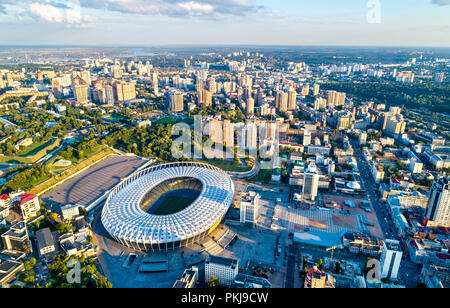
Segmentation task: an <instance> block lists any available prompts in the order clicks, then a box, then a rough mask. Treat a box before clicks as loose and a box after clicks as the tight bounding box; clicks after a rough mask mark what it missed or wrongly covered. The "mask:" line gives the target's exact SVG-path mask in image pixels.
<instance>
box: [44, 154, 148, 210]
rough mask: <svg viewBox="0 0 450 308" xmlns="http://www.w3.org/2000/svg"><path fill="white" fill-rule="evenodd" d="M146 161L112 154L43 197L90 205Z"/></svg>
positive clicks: (53, 201)
mask: <svg viewBox="0 0 450 308" xmlns="http://www.w3.org/2000/svg"><path fill="white" fill-rule="evenodd" d="M145 162H147V160H145V159H142V158H139V157H133V156H132V157H130V156H118V155H117V156H110V157H108V158H106V159H105V160H103V161H101V162H99V163H97V164H95V165H94V166H92V167H91V168H89V169H87V170H85V171H84V172H82V173H80V174H78V175H77V176H75V177H73V178H72V179H70V180H68V181H66V182H64V183H62V184H60V185H58V186H57V187H56V188H54V189H52V190H50V191H49V192H47V193H45V194H44V195H43V196H42V199H43V200H45V201H50V202H51V203H53V204H54V203H57V204H60V205H65V204H80V205H84V206H86V205H89V204H90V203H92V202H93V201H95V200H96V199H97V198H99V197H100V196H102V195H103V194H104V193H105V192H106V191H108V190H110V189H111V188H113V187H114V186H115V185H117V184H118V183H120V181H121V179H122V178H124V177H127V176H128V175H130V174H131V173H133V172H134V171H136V170H137V169H138V168H139V167H140V166H142V165H143V164H144V163H145Z"/></svg>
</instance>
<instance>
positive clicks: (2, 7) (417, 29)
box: [0, 0, 450, 47]
mask: <svg viewBox="0 0 450 308" xmlns="http://www.w3.org/2000/svg"><path fill="white" fill-rule="evenodd" d="M449 4H450V2H449V1H445V0H434V1H433V0H414V1H403V0H402V1H396V2H395V3H390V2H386V1H382V0H381V1H376V0H375V1H373V0H371V1H364V0H351V1H346V3H345V4H344V3H335V2H334V1H328V0H322V1H316V2H314V3H311V2H309V1H291V0H285V1H281V2H278V1H277V3H275V2H274V1H269V0H232V1H227V3H226V4H224V3H223V2H221V1H215V0H197V1H178V0H177V1H167V0H164V1H155V0H128V1H111V0H102V1H95V2H91V1H84V0H81V1H78V0H63V1H58V0H46V1H40V2H37V1H32V0H21V1H10V0H1V1H0V25H1V26H2V28H3V29H4V31H3V32H4V34H3V35H2V38H1V39H0V45H24V46H25V45H70V46H73V45H83V46H88V45H92V46H94V45H95V46H98V45H118V46H127V45H139V46H155V45H156V46H158V45H327V46H328V45H336V46H344V45H352V46H432V47H449V46H450V42H449V40H446V39H445V38H446V37H449V36H450V26H449V24H448V22H447V19H446V16H448V13H449V12H450V5H449ZM399 21H401V22H399Z"/></svg>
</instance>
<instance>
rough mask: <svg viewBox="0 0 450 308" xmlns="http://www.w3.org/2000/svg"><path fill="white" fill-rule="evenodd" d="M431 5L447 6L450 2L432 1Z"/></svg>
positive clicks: (449, 0) (447, 0)
mask: <svg viewBox="0 0 450 308" xmlns="http://www.w3.org/2000/svg"><path fill="white" fill-rule="evenodd" d="M432 2H433V4H437V5H449V4H450V0H432Z"/></svg>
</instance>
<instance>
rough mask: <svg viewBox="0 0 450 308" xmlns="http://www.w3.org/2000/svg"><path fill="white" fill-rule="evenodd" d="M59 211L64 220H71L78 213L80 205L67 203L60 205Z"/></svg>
mask: <svg viewBox="0 0 450 308" xmlns="http://www.w3.org/2000/svg"><path fill="white" fill-rule="evenodd" d="M61 213H62V217H63V219H64V220H72V219H73V218H74V217H77V216H79V215H80V205H78V204H68V205H65V206H62V207H61Z"/></svg>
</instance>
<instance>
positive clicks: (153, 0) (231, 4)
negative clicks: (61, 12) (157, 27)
mask: <svg viewBox="0 0 450 308" xmlns="http://www.w3.org/2000/svg"><path fill="white" fill-rule="evenodd" d="M80 5H81V6H82V7H86V8H94V9H103V10H108V11H116V12H121V13H128V14H141V15H164V16H169V17H190V16H196V17H204V18H220V17H223V16H227V15H228V16H229V15H238V16H242V15H245V14H247V13H249V12H252V11H255V10H257V9H258V8H260V7H258V6H256V5H254V4H253V2H252V1H251V0H227V1H225V0H96V1H91V0H80Z"/></svg>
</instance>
